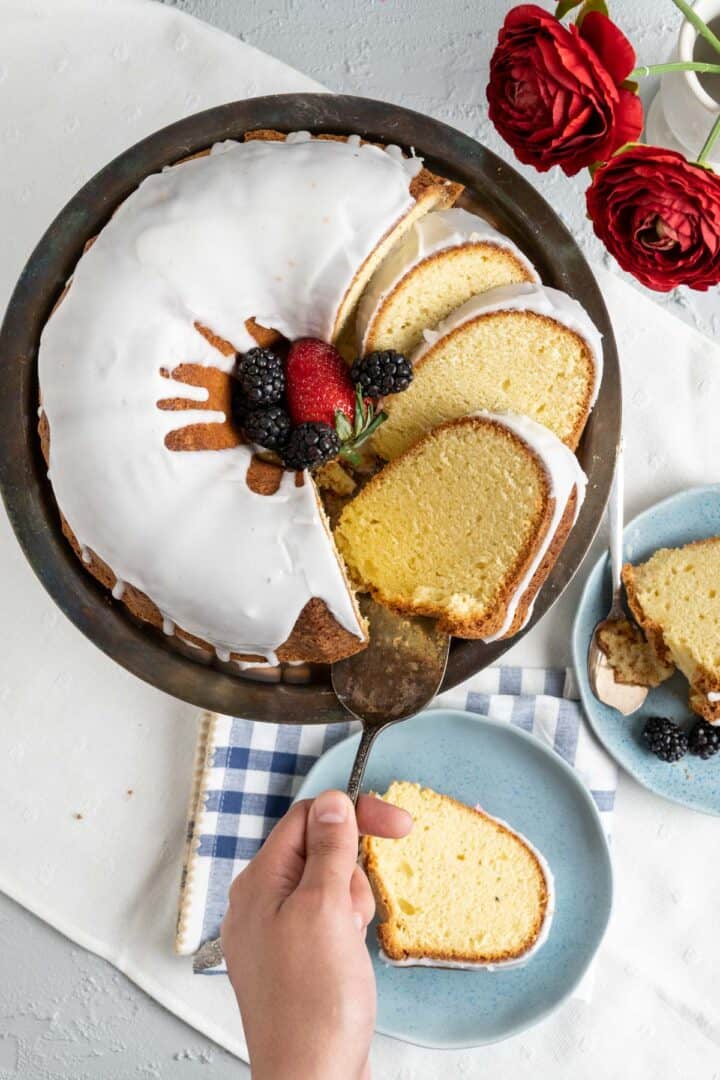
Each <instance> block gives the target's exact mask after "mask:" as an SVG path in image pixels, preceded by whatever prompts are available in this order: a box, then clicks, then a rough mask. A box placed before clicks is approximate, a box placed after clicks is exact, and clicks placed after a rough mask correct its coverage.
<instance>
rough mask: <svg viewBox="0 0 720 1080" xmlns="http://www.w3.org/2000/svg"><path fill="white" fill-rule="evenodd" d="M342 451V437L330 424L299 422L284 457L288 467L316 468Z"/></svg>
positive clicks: (291, 435)
mask: <svg viewBox="0 0 720 1080" xmlns="http://www.w3.org/2000/svg"><path fill="white" fill-rule="evenodd" d="M339 453H340V439H339V438H338V434H337V432H336V431H335V430H334V429H333V428H331V427H330V425H329V424H323V423H322V422H321V421H313V422H309V423H306V424H298V426H297V427H296V428H293V430H292V432H291V433H290V438H289V440H288V443H287V446H286V447H285V450H284V452H283V458H284V460H285V464H286V465H287V467H288V469H314V468H315V466H316V465H322V463H323V462H324V461H330V459H331V458H334V457H337V455H338V454H339Z"/></svg>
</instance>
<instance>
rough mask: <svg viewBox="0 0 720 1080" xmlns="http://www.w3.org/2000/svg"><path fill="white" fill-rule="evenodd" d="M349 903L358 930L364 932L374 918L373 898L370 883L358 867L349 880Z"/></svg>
mask: <svg viewBox="0 0 720 1080" xmlns="http://www.w3.org/2000/svg"><path fill="white" fill-rule="evenodd" d="M350 902H351V904H352V910H353V915H354V917H355V920H356V922H357V927H358V930H364V929H365V928H366V926H368V924H369V923H371V922H372V921H373V918H374V916H375V897H374V896H373V891H372V889H371V888H370V882H369V881H368V879H367V877H366V876H365V874H364V872H363V871H362V870H361V868H360V867H359V866H356V867H355V869H354V870H353V876H352V877H351V879H350Z"/></svg>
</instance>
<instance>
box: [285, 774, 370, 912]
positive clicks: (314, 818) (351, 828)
mask: <svg viewBox="0 0 720 1080" xmlns="http://www.w3.org/2000/svg"><path fill="white" fill-rule="evenodd" d="M357 853H358V829H357V822H356V820H355V808H354V806H353V804H352V803H351V802H350V799H348V797H347V795H346V794H345V793H344V792H342V791H324V792H323V793H322V794H321V795H318V797H317V798H316V799H315V801H314V803H313V804H312V806H311V807H310V812H309V813H308V817H307V824H306V826H305V870H304V872H303V876H302V880H301V882H300V886H299V888H301V889H305V888H316V889H323V890H333V889H342V890H345V891H346V892H347V894H348V896H349V895H350V880H351V878H352V875H353V871H354V869H355V864H356V862H357Z"/></svg>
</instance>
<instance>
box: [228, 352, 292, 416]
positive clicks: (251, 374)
mask: <svg viewBox="0 0 720 1080" xmlns="http://www.w3.org/2000/svg"><path fill="white" fill-rule="evenodd" d="M235 377H236V378H237V381H238V383H239V385H240V389H241V390H242V392H243V394H244V396H245V399H246V400H247V401H248V402H249V404H250V405H251V406H254V405H275V404H276V403H277V402H278V401H280V399H281V398H282V396H283V394H284V393H285V369H284V367H283V362H282V360H281V358H280V357H279V356H278V355H277V353H274V352H273V351H272V349H250V351H249V352H246V353H245V354H244V355H242V356H239V357H238V359H237V363H236V364H235Z"/></svg>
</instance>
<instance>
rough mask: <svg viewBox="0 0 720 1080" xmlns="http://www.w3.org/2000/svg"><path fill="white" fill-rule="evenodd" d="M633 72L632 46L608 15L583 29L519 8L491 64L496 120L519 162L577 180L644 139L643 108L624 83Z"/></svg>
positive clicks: (587, 21) (590, 19)
mask: <svg viewBox="0 0 720 1080" xmlns="http://www.w3.org/2000/svg"><path fill="white" fill-rule="evenodd" d="M634 66H635V52H634V50H633V47H632V45H631V44H630V42H629V41H628V39H627V38H626V37H625V35H624V34H623V33H622V32H621V31H620V30H619V29H618V28H617V26H615V24H614V23H612V22H611V21H610V19H608V17H607V16H606V15H602V14H601V13H600V12H598V11H591V12H588V14H587V15H586V16H585V18H584V19H583V21H582V26H581V27H580V29H579V30H578V28H577V27H576V26H570V27H566V26H563V24H562V23H561V22H559V21H558V19H556V18H555V17H554V16H553V15H551V14H550V13H549V12H547V11H543V9H542V8H540V7H537V6H536V5H535V4H521V5H520V6H519V7H516V8H513V9H512V11H510V12H508V15H507V18H506V19H505V23H504V25H503V28H502V30H501V31H500V36H499V38H498V44H497V48H496V49H495V52H494V53H493V57H492V60H491V61H490V82H489V83H488V88H487V96H488V101H489V103H490V110H489V115H490V119H491V120H492V122H493V124H494V125H495V127H496V128H497V130H498V131H499V133H500V134H501V135H502V137H503V139H505V141H506V142H508V143H509V144H510V146H511V147H512V148H513V150H514V151H515V153H516V154H517V156H518V158H519V159H520V161H522V162H524V163H525V164H526V165H534V166H535V168H536V169H538V170H539V171H540V172H545V171H546V170H547V169H549V168H551V166H553V165H559V166H560V168H561V169H562V170H563V172H565V173H566V174H567V175H568V176H574V175H575V173H577V172H579V171H580V169H582V168H585V167H586V166H588V165H592V164H594V163H595V162H597V161H607V159H608V158H609V157H610V156H611V154H612V153H613V152H614V151H615V150H618V149H619V148H620V147H621V146H623V145H624V144H625V143H627V142H633V141H634V140H635V139H637V138H638V137H639V136H640V132H641V131H642V126H643V118H642V104H641V102H640V99H639V97H638V96H637V94H635V93H633V92H632V91H631V90H627V89H624V88H623V87H622V86H621V85H620V84H621V83H622V82H623V81H624V80H625V79H627V77H628V75H629V74H630V72H631V71H632V70H633V68H634Z"/></svg>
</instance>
